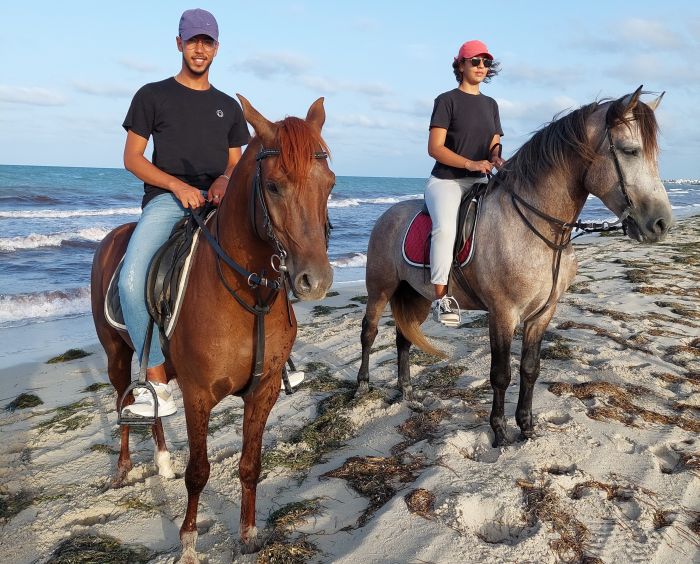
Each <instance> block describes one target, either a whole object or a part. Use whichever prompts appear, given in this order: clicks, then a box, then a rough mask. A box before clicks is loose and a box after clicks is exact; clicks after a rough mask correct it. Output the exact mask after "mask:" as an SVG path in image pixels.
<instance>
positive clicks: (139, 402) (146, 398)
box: [122, 382, 177, 417]
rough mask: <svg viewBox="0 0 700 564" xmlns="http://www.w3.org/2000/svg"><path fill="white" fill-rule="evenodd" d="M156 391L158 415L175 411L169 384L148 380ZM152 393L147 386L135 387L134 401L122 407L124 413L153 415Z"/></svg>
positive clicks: (144, 415)
mask: <svg viewBox="0 0 700 564" xmlns="http://www.w3.org/2000/svg"><path fill="white" fill-rule="evenodd" d="M150 384H151V385H152V386H153V388H154V389H155V391H156V396H157V398H158V417H167V416H168V415H172V414H173V413H175V412H176V411H177V405H175V398H173V391H172V388H171V387H170V384H159V383H158V382H150ZM153 405H154V402H153V394H152V393H151V391H150V390H149V389H148V388H136V389H135V390H134V403H132V404H131V405H128V406H127V407H125V408H124V409H122V413H123V414H126V415H138V416H139V417H153V411H154V409H153Z"/></svg>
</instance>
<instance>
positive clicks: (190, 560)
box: [176, 546, 199, 564]
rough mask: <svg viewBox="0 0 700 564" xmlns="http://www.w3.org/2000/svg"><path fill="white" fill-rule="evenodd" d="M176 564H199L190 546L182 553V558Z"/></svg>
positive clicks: (195, 553)
mask: <svg viewBox="0 0 700 564" xmlns="http://www.w3.org/2000/svg"><path fill="white" fill-rule="evenodd" d="M176 564H199V557H198V556H197V552H196V551H195V549H194V548H192V547H191V546H190V547H188V548H186V549H185V550H183V551H182V556H181V557H180V560H178V561H177V563H176Z"/></svg>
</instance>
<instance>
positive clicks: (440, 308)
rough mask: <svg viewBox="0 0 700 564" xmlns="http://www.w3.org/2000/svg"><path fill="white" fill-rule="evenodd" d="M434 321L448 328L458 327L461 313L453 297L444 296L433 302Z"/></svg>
mask: <svg viewBox="0 0 700 564" xmlns="http://www.w3.org/2000/svg"><path fill="white" fill-rule="evenodd" d="M431 310H432V312H433V319H434V320H435V321H436V322H437V323H442V324H443V325H445V326H446V327H457V326H458V325H459V322H460V316H461V312H460V310H459V304H458V303H457V300H455V299H454V298H453V297H452V296H444V297H442V298H440V299H437V300H435V301H434V302H433V305H432V306H431Z"/></svg>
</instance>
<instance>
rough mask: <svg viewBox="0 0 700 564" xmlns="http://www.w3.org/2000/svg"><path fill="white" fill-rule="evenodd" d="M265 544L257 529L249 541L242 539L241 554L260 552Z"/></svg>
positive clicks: (249, 537) (249, 536)
mask: <svg viewBox="0 0 700 564" xmlns="http://www.w3.org/2000/svg"><path fill="white" fill-rule="evenodd" d="M263 544H264V539H262V538H261V537H260V536H259V535H258V534H257V529H253V533H252V534H249V535H248V539H247V540H243V539H241V554H252V553H254V552H258V551H259V550H260V549H261V548H262V546H263Z"/></svg>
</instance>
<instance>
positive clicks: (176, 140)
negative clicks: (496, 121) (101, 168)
mask: <svg viewBox="0 0 700 564" xmlns="http://www.w3.org/2000/svg"><path fill="white" fill-rule="evenodd" d="M122 125H123V127H124V129H126V130H127V131H133V132H134V133H136V134H137V135H140V136H141V137H143V138H144V139H148V138H149V137H150V136H151V135H153V156H152V159H151V162H152V163H153V164H154V165H155V166H157V167H158V168H159V169H161V170H162V171H164V172H167V173H168V174H171V175H173V176H175V177H177V178H179V179H180V180H182V181H183V182H186V183H187V184H189V185H191V186H194V187H195V188H199V189H200V190H208V189H209V186H211V184H212V182H214V180H216V179H217V178H218V177H219V176H220V175H221V174H223V173H224V171H225V170H226V165H227V164H228V149H229V147H241V146H243V145H245V144H247V143H248V141H250V134H249V133H248V126H247V125H246V122H245V119H244V117H243V110H241V107H240V106H239V105H238V102H236V100H234V99H233V98H231V96H228V95H226V94H224V93H223V92H221V91H219V90H217V89H216V88H214V87H213V86H212V87H210V88H209V89H208V90H193V89H191V88H187V87H186V86H184V85H182V84H180V83H179V82H178V81H177V80H175V79H174V78H168V79H166V80H162V81H160V82H153V83H150V84H146V85H145V86H143V87H142V88H141V89H140V90H139V91H138V92H137V93H136V94H135V95H134V99H133V100H132V101H131V106H130V107H129V111H128V112H127V114H126V118H124V123H123V124H122ZM144 190H145V195H144V197H143V200H142V202H141V205H142V206H145V205H146V204H147V203H148V202H149V201H150V200H152V199H153V198H155V197H156V196H158V195H159V194H167V193H168V191H167V190H163V189H162V188H158V187H156V186H152V185H151V184H147V183H144Z"/></svg>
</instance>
